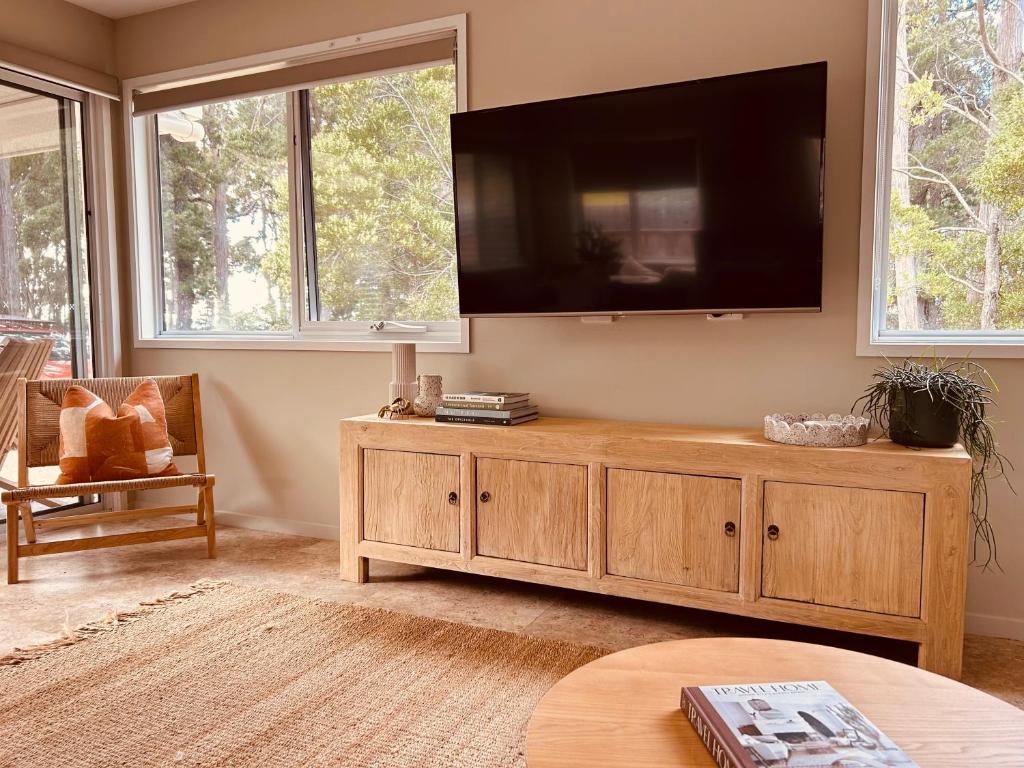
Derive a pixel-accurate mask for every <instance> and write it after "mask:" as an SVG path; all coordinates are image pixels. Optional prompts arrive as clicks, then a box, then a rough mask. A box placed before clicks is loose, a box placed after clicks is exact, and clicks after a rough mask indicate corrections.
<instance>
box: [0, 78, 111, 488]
mask: <svg viewBox="0 0 1024 768" xmlns="http://www.w3.org/2000/svg"><path fill="white" fill-rule="evenodd" d="M83 103H84V94H82V93H80V92H77V91H74V90H71V89H67V88H64V87H62V86H58V85H53V84H49V83H45V82H42V81H38V80H35V79H34V78H29V77H25V76H23V75H20V74H17V73H13V72H10V73H8V72H6V71H4V70H0V347H2V346H5V345H6V344H8V343H9V341H10V340H12V339H16V340H26V341H27V340H34V339H44V338H50V339H52V340H53V348H52V351H51V353H50V356H49V359H48V360H47V361H46V363H45V365H44V366H43V368H42V371H41V372H39V373H38V376H39V377H40V378H65V377H74V378H85V377H90V376H92V375H93V343H92V328H91V325H92V324H91V308H90V301H89V237H88V227H87V218H86V199H85V198H86V195H85V166H84V159H83V137H84V130H83V120H84V119H85V116H84V109H83ZM2 354H3V351H2V349H0V355H2ZM2 367H3V366H0V369H2ZM28 375H30V376H34V375H37V374H36V373H35V372H34V371H33V372H28ZM11 407H13V406H12V404H10V403H9V402H2V401H0V424H2V422H3V420H5V419H9V418H11V413H10V408H11ZM2 433H3V430H0V434H2ZM0 462H2V464H0V482H4V481H6V483H8V484H9V483H11V482H13V481H15V480H16V479H17V453H16V449H15V448H14V446H10V445H0ZM55 477H56V468H55V467H45V468H39V469H37V470H33V471H32V473H31V475H30V480H31V482H32V483H33V484H38V483H48V482H52V481H53V480H54V479H55ZM86 501H90V500H89V499H55V500H53V501H52V502H51V503H50V504H49V505H47V506H51V507H53V506H67V505H68V504H80V503H84V502H86Z"/></svg>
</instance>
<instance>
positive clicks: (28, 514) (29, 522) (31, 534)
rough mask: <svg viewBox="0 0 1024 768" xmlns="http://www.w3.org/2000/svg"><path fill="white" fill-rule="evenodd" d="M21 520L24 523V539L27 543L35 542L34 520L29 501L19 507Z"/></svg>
mask: <svg viewBox="0 0 1024 768" xmlns="http://www.w3.org/2000/svg"><path fill="white" fill-rule="evenodd" d="M21 522H22V523H24V524H25V541H27V542H28V543H29V544H35V543H36V521H35V518H33V517H32V503H31V502H29V503H28V504H25V505H24V506H23V507H22V508H21Z"/></svg>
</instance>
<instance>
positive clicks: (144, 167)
mask: <svg viewBox="0 0 1024 768" xmlns="http://www.w3.org/2000/svg"><path fill="white" fill-rule="evenodd" d="M425 24H426V26H427V27H429V28H428V29H423V25H413V27H415V29H414V30H413V32H414V34H412V36H411V37H410V35H409V34H407V33H408V32H409V29H408V28H402V30H398V31H396V30H390V31H385V32H383V33H379V37H380V39H379V40H374V41H370V40H368V39H367V38H368V37H372V36H367V35H364V36H360V38H356V39H353V40H351V41H331V42H330V43H329V44H323V45H320V46H319V47H320V48H325V47H326V48H328V49H329V50H330V51H331V54H332V56H333V58H327V59H325V58H322V57H321V55H317V52H315V51H314V52H310V51H304V54H305V58H304V57H303V56H299V55H296V52H294V51H286V52H278V53H277V54H274V55H273V56H274V57H276V59H278V60H280V61H283V62H285V65H283V66H281V67H277V66H272V65H271V64H270V63H269V61H268V63H266V64H262V65H257V66H255V67H254V66H251V64H250V66H247V67H244V68H243V67H239V68H237V69H234V70H232V69H231V68H230V64H231V63H230V62H228V63H225V65H223V66H224V68H226V69H227V70H228V71H227V73H226V74H223V73H222V74H220V75H218V76H217V77H201V78H194V77H189V78H182V79H181V80H178V81H175V80H176V78H175V76H174V75H173V74H171V75H168V76H166V77H165V78H160V79H158V80H155V81H152V82H150V81H129V82H127V83H126V84H125V92H126V95H130V96H131V98H132V100H133V115H132V116H131V117H130V118H128V119H129V120H130V126H129V127H130V133H131V136H132V143H133V146H132V148H131V152H132V154H131V161H132V166H133V167H132V169H131V170H132V174H133V189H134V190H135V194H134V203H135V206H134V213H133V219H134V225H135V231H134V235H135V237H134V238H133V244H134V246H135V265H136V283H137V285H136V287H137V289H138V318H139V323H138V327H139V330H140V334H139V342H138V343H140V344H142V345H147V344H148V343H156V344H160V345H165V344H166V345H173V346H212V345H217V346H242V347H250V346H259V345H264V344H269V345H271V346H275V345H276V346H282V345H284V346H288V345H294V346H302V347H310V346H311V347H315V348H337V347H338V346H339V345H340V344H345V343H353V344H358V345H361V346H358V347H357V348H361V349H366V348H368V347H366V344H367V343H373V342H377V343H380V342H382V341H387V342H390V341H395V340H401V341H416V342H417V343H424V344H426V345H428V346H426V347H425V349H427V350H430V349H436V350H450V351H466V350H468V339H467V338H466V329H467V324H466V321H460V320H459V309H458V283H457V278H456V261H455V209H454V190H453V180H452V170H451V142H450V133H449V118H450V115H451V113H452V112H454V111H456V110H457V109H458V108H460V106H461V104H462V103H463V102H464V95H463V96H460V94H464V91H465V74H464V72H463V71H462V69H461V67H460V64H459V62H458V60H457V57H456V56H455V43H456V40H457V38H458V35H459V34H464V32H463V31H462V30H463V29H464V18H463V17H454V18H453V19H447V20H444V19H442V20H439V21H438V22H427V23H425ZM396 40H398V41H400V42H395V41H396ZM368 43H369V45H368ZM347 45H352V46H353V47H354V50H353V51H352V52H349V53H348V54H347V55H343V56H340V57H339V55H338V54H339V52H343V51H344V50H345V48H346V46H347ZM307 60H308V61H307ZM435 345H436V346H435Z"/></svg>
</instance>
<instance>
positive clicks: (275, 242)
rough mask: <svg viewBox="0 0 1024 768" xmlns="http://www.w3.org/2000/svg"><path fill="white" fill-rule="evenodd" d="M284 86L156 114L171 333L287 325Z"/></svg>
mask: <svg viewBox="0 0 1024 768" xmlns="http://www.w3.org/2000/svg"><path fill="white" fill-rule="evenodd" d="M285 112H286V106H285V97H284V94H274V95H272V96H257V97H254V98H250V99H237V100H233V101H224V102H219V103H216V104H207V105H206V106H203V107H196V108H191V109H186V110H179V111H172V112H165V113H161V114H158V115H156V118H155V121H154V123H155V128H156V134H157V143H158V153H157V154H158V157H159V179H160V182H159V183H160V197H159V200H160V236H161V246H162V247H161V249H160V268H161V279H160V284H161V287H162V289H163V293H162V302H161V307H162V315H163V318H162V319H163V328H164V330H165V331H172V332H190V331H240V332H245V331H286V330H288V329H289V328H290V327H291V271H290V269H289V264H290V256H289V255H288V242H289V230H288V137H289V129H288V121H287V118H286V116H285Z"/></svg>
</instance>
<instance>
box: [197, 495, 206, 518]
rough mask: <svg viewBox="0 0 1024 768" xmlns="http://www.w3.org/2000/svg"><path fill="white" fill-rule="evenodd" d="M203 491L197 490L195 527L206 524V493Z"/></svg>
mask: <svg viewBox="0 0 1024 768" xmlns="http://www.w3.org/2000/svg"><path fill="white" fill-rule="evenodd" d="M204 491H205V489H203V488H200V489H199V498H198V499H197V500H196V525H202V524H203V523H205V522H206V509H205V507H206V493H205V492H204Z"/></svg>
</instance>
